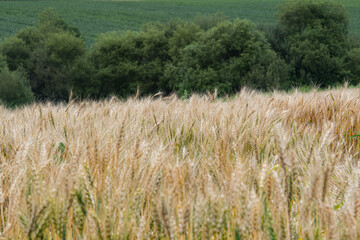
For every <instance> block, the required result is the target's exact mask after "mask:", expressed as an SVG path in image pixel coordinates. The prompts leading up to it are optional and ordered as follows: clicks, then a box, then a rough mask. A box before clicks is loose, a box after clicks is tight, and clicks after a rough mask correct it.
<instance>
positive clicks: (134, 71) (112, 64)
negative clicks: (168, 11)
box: [90, 27, 169, 97]
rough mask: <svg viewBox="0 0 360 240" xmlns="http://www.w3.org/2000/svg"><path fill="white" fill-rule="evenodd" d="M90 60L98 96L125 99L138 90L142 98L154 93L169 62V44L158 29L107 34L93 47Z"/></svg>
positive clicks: (162, 32) (163, 33)
mask: <svg viewBox="0 0 360 240" xmlns="http://www.w3.org/2000/svg"><path fill="white" fill-rule="evenodd" d="M90 59H91V62H92V65H93V66H94V69H95V71H96V75H95V79H96V80H95V82H97V83H98V85H99V86H100V87H99V94H100V95H101V96H107V95H109V94H115V95H118V96H121V97H125V96H127V95H129V94H130V93H135V92H136V89H137V88H140V90H141V92H142V93H144V94H150V93H155V92H157V91H159V90H160V82H161V80H162V76H163V71H164V66H165V62H166V61H167V60H168V59H169V56H168V40H167V38H166V36H165V31H164V30H162V29H159V28H157V27H148V28H147V29H146V30H144V31H142V32H125V33H124V32H122V33H121V32H117V33H116V32H113V33H107V34H103V35H101V36H100V37H99V38H98V39H97V41H96V43H95V44H94V45H93V47H92V50H91V56H90Z"/></svg>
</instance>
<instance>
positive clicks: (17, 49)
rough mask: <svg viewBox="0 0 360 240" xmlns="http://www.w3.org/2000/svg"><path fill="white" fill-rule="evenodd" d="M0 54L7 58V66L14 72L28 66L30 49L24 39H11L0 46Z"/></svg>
mask: <svg viewBox="0 0 360 240" xmlns="http://www.w3.org/2000/svg"><path fill="white" fill-rule="evenodd" d="M0 53H1V54H2V55H4V56H5V57H6V61H7V65H8V67H9V69H10V70H11V71H13V70H16V69H18V68H19V67H26V66H27V60H28V59H29V56H30V49H29V48H28V47H27V46H26V44H25V42H24V41H23V40H22V39H19V38H17V37H10V38H7V39H5V40H4V41H3V42H2V43H1V44H0Z"/></svg>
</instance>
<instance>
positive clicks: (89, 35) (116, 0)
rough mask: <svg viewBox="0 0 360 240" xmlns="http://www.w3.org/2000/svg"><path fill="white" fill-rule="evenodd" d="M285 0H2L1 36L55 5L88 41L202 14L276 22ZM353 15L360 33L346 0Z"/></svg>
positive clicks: (358, 17)
mask: <svg viewBox="0 0 360 240" xmlns="http://www.w3.org/2000/svg"><path fill="white" fill-rule="evenodd" d="M282 2H283V1H282V0H236V1H235V0H218V1H214V0H213V1H208V0H195V1H190V0H142V1H136V0H133V1H129V0H126V1H124V0H101V1H90V0H77V1H68V0H64V1H0V38H4V37H6V36H9V35H12V34H14V33H16V32H17V31H19V30H20V29H22V28H24V27H26V26H29V25H33V24H34V23H36V21H37V16H38V15H39V13H41V12H42V11H43V10H44V9H46V8H55V9H56V11H57V12H58V13H59V15H61V16H62V17H63V18H64V19H65V20H66V21H67V22H69V23H70V24H72V25H75V26H77V27H79V28H80V30H81V32H82V33H83V35H84V36H85V38H86V40H87V42H88V43H91V42H93V41H94V40H95V38H96V36H98V35H99V34H100V33H103V32H108V31H114V30H137V29H139V28H140V27H141V25H143V24H144V23H148V22H154V21H160V22H166V21H168V20H170V19H173V18H182V19H189V18H192V17H194V16H196V15H199V14H203V15H204V14H214V13H219V12H220V13H223V14H224V15H226V16H228V17H229V18H230V19H233V18H236V17H239V18H246V19H250V20H252V21H253V22H255V23H260V24H262V23H274V22H275V20H276V11H277V7H278V5H279V4H281V3H282ZM342 2H343V4H344V5H345V6H346V7H347V9H348V11H349V15H350V31H351V33H353V34H356V35H360V1H356V0H343V1H342Z"/></svg>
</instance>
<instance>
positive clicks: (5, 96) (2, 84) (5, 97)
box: [0, 68, 34, 107]
mask: <svg viewBox="0 0 360 240" xmlns="http://www.w3.org/2000/svg"><path fill="white" fill-rule="evenodd" d="M0 101H1V102H2V103H3V104H5V106H7V107H17V106H22V105H24V104H29V103H31V102H33V101H34V94H33V93H32V91H31V88H30V84H29V81H28V80H27V79H26V77H25V74H24V73H23V72H21V71H20V70H17V71H14V72H11V71H9V70H8V69H7V68H4V69H0Z"/></svg>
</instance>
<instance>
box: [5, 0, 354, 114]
mask: <svg viewBox="0 0 360 240" xmlns="http://www.w3.org/2000/svg"><path fill="white" fill-rule="evenodd" d="M348 26H349V23H348V16H347V12H346V9H345V8H344V6H343V5H341V4H340V3H336V2H332V1H311V0H303V1H293V2H286V3H284V4H283V5H282V6H280V7H279V12H278V23H277V24H275V25H255V24H254V23H252V22H250V21H248V20H240V19H235V20H233V21H229V20H227V19H226V17H225V16H223V15H221V14H215V15H212V16H198V17H196V18H194V19H193V20H191V21H184V20H180V19H176V20H172V21H170V22H167V23H149V24H146V25H144V26H143V27H142V29H141V30H140V31H126V32H109V33H104V34H101V35H100V36H98V38H97V40H96V41H95V43H94V44H92V46H91V47H90V48H89V47H88V46H87V45H86V43H85V40H84V38H83V37H82V35H81V33H80V31H79V30H78V28H76V27H73V26H70V25H69V24H67V23H66V22H65V21H64V20H63V19H62V18H60V17H59V16H58V15H57V14H56V12H55V11H54V10H46V11H44V12H43V13H42V14H41V15H40V16H39V20H38V23H37V24H36V25H35V26H32V27H28V28H26V29H23V30H21V31H20V32H18V33H17V34H15V35H14V36H11V37H8V38H5V39H4V40H2V41H1V42H0V102H2V103H3V104H5V105H7V106H9V107H14V106H19V105H23V104H27V103H31V102H33V101H35V100H36V101H48V100H51V101H54V102H61V101H67V100H68V98H69V93H70V92H72V94H73V95H74V96H76V97H77V98H78V99H85V98H90V99H102V98H106V97H108V96H112V95H115V96H118V97H120V98H125V97H127V96H129V95H133V94H135V93H136V92H137V90H140V92H141V94H142V95H150V94H154V93H157V92H159V91H161V92H162V93H164V94H170V93H174V92H175V93H177V94H178V95H180V96H185V97H186V96H187V95H189V94H191V93H193V92H197V93H202V92H207V91H214V90H215V89H217V91H218V93H220V94H222V95H228V94H234V93H236V92H237V91H239V90H240V89H241V88H242V87H244V86H247V87H250V88H253V89H257V90H261V91H271V90H274V89H279V90H288V89H291V88H293V87H301V86H311V85H316V86H319V87H329V86H334V85H337V84H341V83H343V82H344V81H348V82H350V83H351V84H353V85H357V84H359V83H360V40H359V38H357V37H356V36H351V35H349V30H348Z"/></svg>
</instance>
